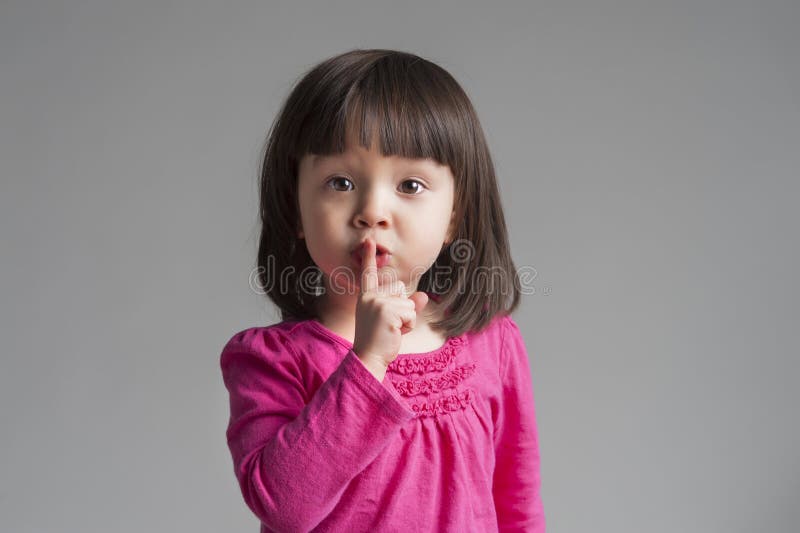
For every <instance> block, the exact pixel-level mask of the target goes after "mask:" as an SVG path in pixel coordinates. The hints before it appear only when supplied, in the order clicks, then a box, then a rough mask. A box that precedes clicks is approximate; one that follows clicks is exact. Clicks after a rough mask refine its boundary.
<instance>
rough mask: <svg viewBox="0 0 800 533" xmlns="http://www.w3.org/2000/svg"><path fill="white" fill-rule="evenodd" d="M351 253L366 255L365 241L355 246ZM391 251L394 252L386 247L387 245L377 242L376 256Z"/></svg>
mask: <svg viewBox="0 0 800 533" xmlns="http://www.w3.org/2000/svg"><path fill="white" fill-rule="evenodd" d="M351 253H353V254H356V255H358V256H359V257H361V256H363V255H364V243H363V242H362V243H360V244H359V245H358V246H356V247H355V248H353V251H352V252H351ZM390 253H392V252H391V251H390V250H389V249H388V248H386V247H385V246H382V245H380V244H376V245H375V255H376V256H378V255H383V254H390Z"/></svg>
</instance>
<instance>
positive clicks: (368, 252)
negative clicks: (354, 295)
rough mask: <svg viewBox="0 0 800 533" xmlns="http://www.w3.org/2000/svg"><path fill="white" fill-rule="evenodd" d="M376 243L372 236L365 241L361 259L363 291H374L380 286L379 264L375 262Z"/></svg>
mask: <svg viewBox="0 0 800 533" xmlns="http://www.w3.org/2000/svg"><path fill="white" fill-rule="evenodd" d="M375 248H376V246H375V243H374V242H373V241H372V239H371V238H367V240H366V241H364V249H363V252H364V253H363V254H362V259H361V292H362V293H365V292H374V291H375V290H377V288H378V265H377V264H376V262H375Z"/></svg>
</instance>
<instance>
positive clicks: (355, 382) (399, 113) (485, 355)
mask: <svg viewBox="0 0 800 533" xmlns="http://www.w3.org/2000/svg"><path fill="white" fill-rule="evenodd" d="M261 222H262V231H261V237H260V243H259V250H258V264H259V267H260V268H259V271H258V272H259V275H258V280H259V282H260V283H261V284H262V285H263V287H265V292H266V294H267V295H268V296H269V297H270V298H271V300H272V301H273V302H274V303H275V304H276V305H277V306H278V307H279V308H280V310H281V318H282V322H280V323H278V324H273V325H271V326H267V327H252V328H249V329H245V330H243V331H240V332H239V333H236V334H235V335H234V336H233V337H232V338H231V339H230V340H229V341H228V342H227V344H226V345H225V346H224V348H223V350H222V354H221V360H220V364H221V369H222V375H223V379H224V382H225V386H226V387H227V390H228V392H229V395H230V422H229V425H228V429H227V442H228V446H229V447H230V451H231V455H232V457H233V466H234V473H235V475H236V478H237V480H238V482H239V485H240V487H241V491H242V495H243V496H244V500H245V502H246V503H247V505H248V507H249V508H250V509H251V510H252V511H253V513H255V514H256V516H257V517H258V518H259V519H260V520H261V523H262V525H261V531H262V532H266V531H281V532H284V531H285V532H291V531H350V532H361V531H412V532H427V531H430V532H434V531H437V532H438V531H458V532H465V531H471V532H477V531H481V532H482V531H498V530H500V531H534V532H543V531H544V530H545V518H544V512H543V507H542V497H541V493H540V481H539V444H538V437H537V429H536V418H535V411H534V397H533V389H532V380H531V375H530V366H529V361H528V355H527V351H526V347H525V344H524V341H523V339H522V336H521V334H520V330H519V328H518V327H517V324H516V323H515V322H514V320H513V319H512V318H511V315H510V313H511V311H513V310H514V309H515V308H516V307H517V305H518V303H519V298H520V287H519V278H518V276H517V274H516V269H515V267H514V263H513V261H512V259H511V254H510V252H509V246H508V236H507V231H506V225H505V220H504V215H503V211H502V207H501V203H500V196H499V193H498V188H497V183H496V180H495V173H494V167H493V164H492V160H491V157H490V155H489V150H488V148H487V144H486V141H485V139H484V136H483V133H482V129H481V127H480V124H479V121H478V118H477V116H476V113H475V110H474V109H473V107H472V105H471V103H470V101H469V99H468V97H467V96H466V94H465V93H464V91H463V89H462V88H461V87H460V86H459V84H458V83H457V82H456V81H455V80H454V79H453V77H452V76H451V75H450V74H449V73H448V72H446V71H445V70H443V69H442V68H441V67H439V66H437V65H435V64H434V63H431V62H430V61H427V60H425V59H422V58H420V57H418V56H415V55H412V54H409V53H403V52H396V51H391V50H354V51H351V52H348V53H345V54H342V55H339V56H336V57H332V58H330V59H328V60H326V61H324V62H322V63H320V64H319V65H317V66H315V67H314V68H313V69H311V70H310V71H309V72H308V73H307V74H306V75H305V76H304V77H303V78H302V79H301V80H300V81H299V82H298V83H297V85H296V86H295V88H294V89H293V90H292V92H291V94H290V95H289V97H288V99H287V101H286V102H285V104H284V106H283V108H282V110H281V111H280V113H279V116H278V117H277V119H276V121H275V123H274V124H273V125H272V129H271V131H270V135H269V139H268V143H267V148H266V156H265V159H264V164H263V171H262V179H261Z"/></svg>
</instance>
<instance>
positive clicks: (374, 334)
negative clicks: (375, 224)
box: [353, 238, 428, 381]
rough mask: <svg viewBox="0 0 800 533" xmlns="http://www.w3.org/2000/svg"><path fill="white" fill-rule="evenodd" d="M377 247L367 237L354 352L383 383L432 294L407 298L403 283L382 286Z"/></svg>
mask: <svg viewBox="0 0 800 533" xmlns="http://www.w3.org/2000/svg"><path fill="white" fill-rule="evenodd" d="M375 248H376V245H375V242H374V241H373V240H372V239H371V238H367V240H366V242H365V243H364V254H363V257H364V258H363V260H362V262H361V272H360V275H361V285H360V288H359V296H358V302H357V304H356V328H355V336H354V339H353V351H354V352H355V353H356V355H357V356H358V357H359V359H361V361H362V362H363V363H364V365H365V366H367V368H369V369H370V371H371V372H372V373H373V375H375V377H377V378H378V379H379V380H381V381H382V380H383V377H384V375H385V374H386V368H387V367H388V366H389V363H391V362H392V361H394V360H395V358H397V354H398V352H399V351H400V341H401V339H402V336H403V335H405V334H406V333H408V332H409V331H411V330H412V329H414V327H415V326H416V320H417V313H419V312H420V311H422V309H423V308H424V307H425V305H427V303H428V295H427V294H425V293H424V292H421V291H417V292H415V293H414V294H412V295H411V296H406V293H405V291H406V287H405V284H404V283H403V282H402V281H392V282H390V283H387V284H381V283H379V281H378V267H377V265H376V261H375Z"/></svg>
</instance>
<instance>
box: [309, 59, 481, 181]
mask: <svg viewBox="0 0 800 533" xmlns="http://www.w3.org/2000/svg"><path fill="white" fill-rule="evenodd" d="M318 79H319V80H321V81H322V80H324V81H322V83H320V84H319V85H318V86H317V87H316V90H315V91H313V93H312V94H311V95H309V96H311V98H310V101H308V102H306V109H307V114H306V116H305V117H304V120H303V121H302V123H303V124H304V125H307V127H306V128H305V129H301V131H299V132H298V138H297V143H296V144H295V146H296V148H297V150H296V152H295V154H294V155H295V157H296V158H297V159H299V158H301V157H302V156H303V155H305V154H306V153H312V154H315V155H332V154H340V153H342V152H344V151H345V150H346V149H347V148H348V147H349V146H351V145H352V144H353V143H357V144H358V145H360V146H362V147H364V148H365V149H370V147H372V146H373V145H375V148H376V149H377V150H378V151H379V152H380V153H381V155H383V156H400V157H404V158H410V159H428V158H430V159H433V160H434V161H436V162H437V163H439V164H442V165H448V166H449V167H450V168H451V169H452V170H453V171H454V172H456V173H457V172H458V171H459V170H460V168H461V167H462V165H463V161H462V160H460V159H459V157H458V155H459V154H464V153H466V152H467V147H466V146H465V144H466V143H467V139H469V137H470V135H469V122H468V121H467V120H465V118H464V114H465V111H466V110H468V109H469V106H466V107H465V106H464V105H463V104H461V102H465V101H466V102H468V100H467V96H466V94H464V93H463V91H462V90H461V87H460V86H459V85H458V83H457V82H456V81H455V79H453V78H452V76H450V74H449V73H447V71H445V70H444V69H442V68H441V67H438V66H437V65H435V64H433V63H431V62H428V61H426V60H424V59H421V58H419V57H415V56H408V57H406V56H403V55H399V56H398V55H388V56H379V57H377V58H376V59H375V60H374V61H372V62H368V63H366V64H362V65H360V68H352V69H350V68H343V69H338V70H335V71H331V72H322V73H319V78H318ZM467 114H468V112H467Z"/></svg>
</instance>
